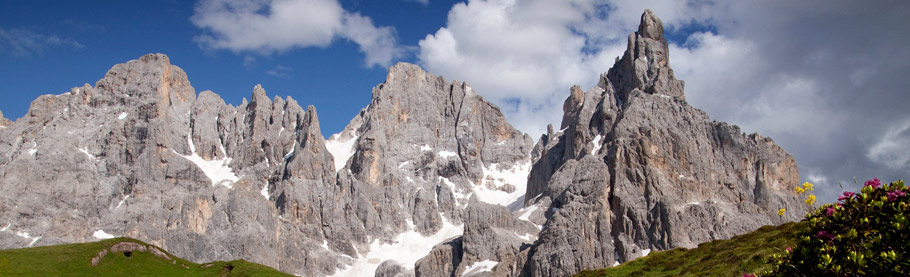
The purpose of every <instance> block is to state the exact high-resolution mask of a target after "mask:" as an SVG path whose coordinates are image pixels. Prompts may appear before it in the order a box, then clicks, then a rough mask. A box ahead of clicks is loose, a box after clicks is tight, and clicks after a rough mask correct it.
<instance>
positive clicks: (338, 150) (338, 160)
mask: <svg viewBox="0 0 910 277" xmlns="http://www.w3.org/2000/svg"><path fill="white" fill-rule="evenodd" d="M358 137H360V136H359V135H354V136H351V138H349V139H347V140H344V141H339V140H340V139H341V133H338V134H334V135H332V137H331V138H329V140H327V141H326V142H325V148H326V149H327V150H329V153H331V154H332V157H333V158H334V159H335V173H338V171H339V170H341V168H342V167H344V165H345V164H347V163H348V159H350V158H351V156H354V150H355V148H354V143H355V142H357V138H358Z"/></svg>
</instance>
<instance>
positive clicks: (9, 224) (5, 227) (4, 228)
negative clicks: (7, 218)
mask: <svg viewBox="0 0 910 277" xmlns="http://www.w3.org/2000/svg"><path fill="white" fill-rule="evenodd" d="M11 225H13V224H12V223H7V224H6V226H3V228H0V232H6V229H9V226H11Z"/></svg>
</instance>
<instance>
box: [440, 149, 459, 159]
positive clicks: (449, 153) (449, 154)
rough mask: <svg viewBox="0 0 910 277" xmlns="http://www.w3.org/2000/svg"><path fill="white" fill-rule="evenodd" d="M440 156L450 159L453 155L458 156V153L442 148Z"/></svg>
mask: <svg viewBox="0 0 910 277" xmlns="http://www.w3.org/2000/svg"><path fill="white" fill-rule="evenodd" d="M439 156H440V157H442V158H443V159H448V158H451V157H458V153H455V152H452V151H446V150H442V151H439Z"/></svg>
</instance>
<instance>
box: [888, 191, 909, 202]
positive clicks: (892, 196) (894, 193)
mask: <svg viewBox="0 0 910 277" xmlns="http://www.w3.org/2000/svg"><path fill="white" fill-rule="evenodd" d="M904 195H907V194H906V193H904V192H903V191H900V190H893V191H889V192H888V201H889V202H894V200H897V198H898V197H901V196H904Z"/></svg>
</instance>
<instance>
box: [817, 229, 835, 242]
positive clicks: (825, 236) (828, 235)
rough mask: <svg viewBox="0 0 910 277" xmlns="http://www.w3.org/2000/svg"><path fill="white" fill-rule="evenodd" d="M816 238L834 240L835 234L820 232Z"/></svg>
mask: <svg viewBox="0 0 910 277" xmlns="http://www.w3.org/2000/svg"><path fill="white" fill-rule="evenodd" d="M815 236H816V237H818V238H820V239H823V240H832V239H834V234H831V233H828V231H818V233H816V234H815Z"/></svg>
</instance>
